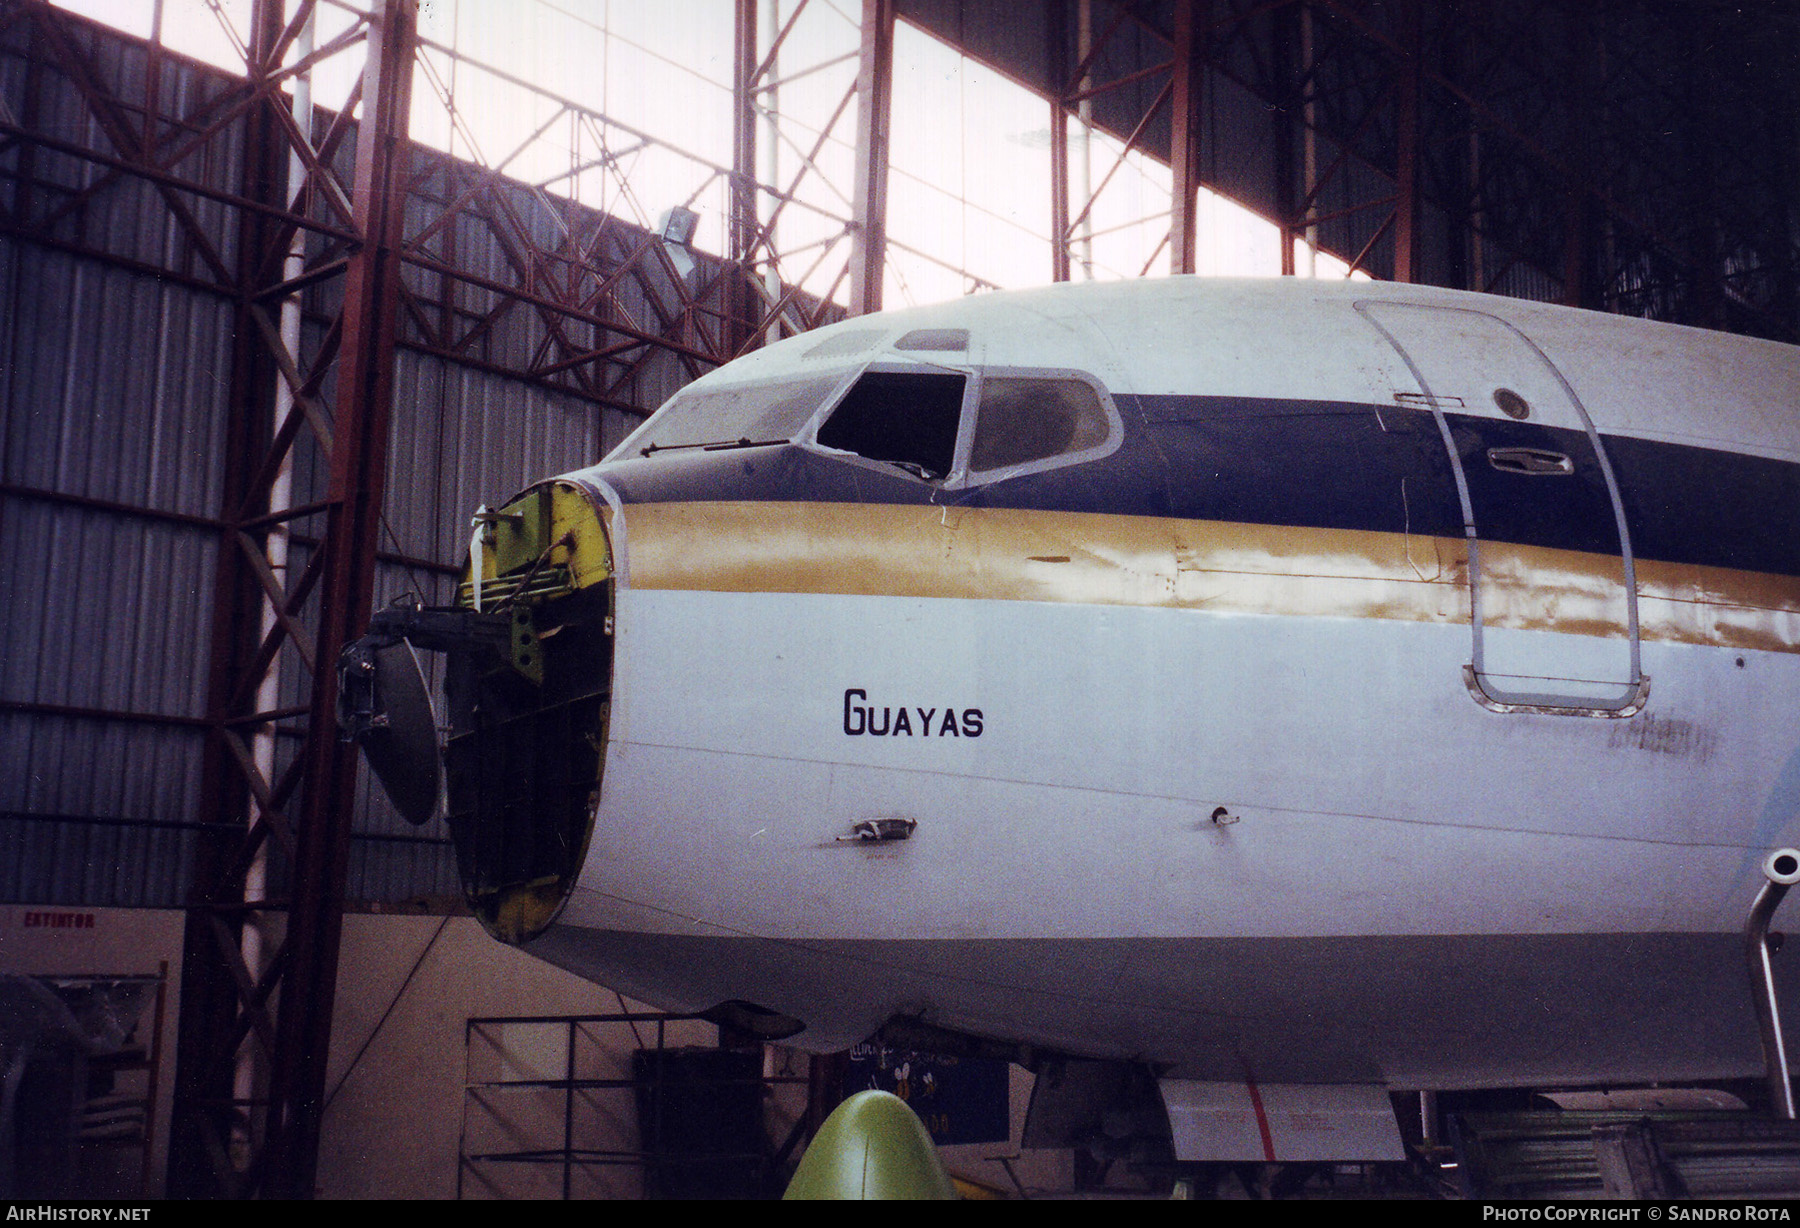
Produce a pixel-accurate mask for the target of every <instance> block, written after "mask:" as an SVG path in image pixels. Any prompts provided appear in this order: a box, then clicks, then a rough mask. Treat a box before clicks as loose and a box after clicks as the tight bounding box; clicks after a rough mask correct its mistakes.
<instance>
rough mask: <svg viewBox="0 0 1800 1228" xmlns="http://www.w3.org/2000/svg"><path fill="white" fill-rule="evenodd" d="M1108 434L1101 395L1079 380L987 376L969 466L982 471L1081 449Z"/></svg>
mask: <svg viewBox="0 0 1800 1228" xmlns="http://www.w3.org/2000/svg"><path fill="white" fill-rule="evenodd" d="M1110 433H1111V424H1110V422H1109V421H1108V419H1107V416H1106V410H1105V409H1104V408H1103V407H1102V406H1101V404H1100V395H1099V393H1097V392H1096V391H1095V390H1094V388H1093V386H1092V385H1091V384H1088V383H1086V382H1084V381H1082V380H1078V379H1055V378H1019V377H998V378H996V377H989V378H987V379H984V380H982V382H981V404H980V407H979V408H978V409H977V410H976V415H975V441H974V443H973V445H972V446H971V448H970V451H969V469H970V471H971V472H974V473H983V472H987V471H989V470H994V469H1007V468H1010V467H1012V466H1014V465H1024V464H1028V463H1030V462H1032V461H1039V460H1046V459H1049V458H1051V457H1056V456H1068V455H1070V454H1072V453H1076V452H1085V451H1087V450H1088V449H1090V448H1097V447H1099V446H1101V445H1102V444H1104V443H1105V442H1106V440H1107V437H1108V435H1109V434H1110Z"/></svg>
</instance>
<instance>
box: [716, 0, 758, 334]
mask: <svg viewBox="0 0 1800 1228" xmlns="http://www.w3.org/2000/svg"><path fill="white" fill-rule="evenodd" d="M756 6H757V0H736V5H735V13H734V18H735V19H734V21H733V25H732V73H731V86H732V88H731V235H730V240H729V241H730V244H731V260H732V264H733V265H734V266H735V267H734V268H733V270H732V273H731V276H730V277H729V278H728V279H727V280H726V283H725V300H724V303H723V307H724V311H725V338H724V349H725V352H726V353H727V354H736V353H738V352H739V351H741V350H743V349H744V348H745V347H746V346H747V345H748V344H749V341H750V338H751V336H752V335H753V334H754V333H755V331H756V325H757V322H758V319H757V317H758V314H759V313H758V312H757V310H756V305H757V302H758V297H757V295H756V294H755V292H754V291H752V290H751V288H750V286H749V284H748V281H749V278H750V277H752V276H753V275H754V274H753V273H752V268H753V264H754V261H755V259H756V236H757V224H756V78H757V73H756V68H757V56H756Z"/></svg>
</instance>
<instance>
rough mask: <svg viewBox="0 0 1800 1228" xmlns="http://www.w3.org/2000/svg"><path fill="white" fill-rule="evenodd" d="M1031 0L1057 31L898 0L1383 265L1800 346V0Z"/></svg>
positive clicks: (1392, 271)
mask: <svg viewBox="0 0 1800 1228" xmlns="http://www.w3.org/2000/svg"><path fill="white" fill-rule="evenodd" d="M1032 8H1033V9H1034V10H1035V11H1036V12H1037V13H1039V14H1041V17H1042V20H1041V21H1040V22H1037V23H1033V22H1031V21H1028V20H1020V8H1019V6H1017V5H1012V4H1007V3H1004V0H899V11H900V13H901V15H902V16H903V17H904V18H906V19H908V20H911V21H916V22H917V23H918V24H920V25H921V26H923V27H924V28H926V29H928V30H931V31H933V32H934V33H936V34H938V35H939V36H940V37H943V38H945V39H947V40H950V41H952V42H955V43H957V44H959V45H961V46H962V47H964V48H966V49H967V50H968V51H969V53H970V54H972V55H975V56H977V57H979V58H981V59H983V60H986V61H988V62H990V63H992V64H994V65H996V66H997V67H999V68H1001V69H1003V70H1004V71H1006V72H1008V73H1010V74H1012V75H1013V76H1015V77H1017V78H1018V79H1019V80H1021V81H1023V82H1025V83H1027V84H1028V85H1030V86H1031V87H1032V88H1033V89H1035V90H1038V91H1039V92H1042V93H1044V94H1046V95H1047V96H1049V97H1052V98H1056V99H1059V100H1061V102H1062V104H1063V106H1064V108H1065V109H1066V110H1067V111H1070V112H1073V111H1074V110H1075V109H1076V108H1078V107H1079V106H1080V105H1081V104H1082V103H1083V102H1086V103H1087V104H1088V106H1089V107H1090V108H1091V110H1092V114H1093V117H1094V122H1096V123H1097V124H1098V125H1100V126H1101V127H1103V128H1106V129H1109V130H1110V131H1112V132H1114V133H1116V134H1118V135H1119V136H1121V137H1124V138H1126V139H1130V140H1132V141H1133V142H1134V143H1135V144H1136V145H1138V146H1139V147H1141V148H1144V149H1146V150H1147V151H1149V152H1150V153H1152V154H1153V155H1154V156H1155V157H1157V158H1159V159H1161V160H1164V161H1167V162H1170V163H1171V164H1172V165H1174V166H1175V167H1176V168H1177V172H1176V173H1177V176H1178V178H1179V177H1180V176H1181V174H1182V173H1183V172H1182V170H1181V167H1182V164H1183V163H1184V162H1186V163H1187V164H1188V169H1187V171H1186V174H1187V176H1188V177H1189V178H1190V179H1191V180H1193V181H1196V182H1199V183H1202V184H1205V185H1207V186H1209V187H1212V188H1214V189H1216V190H1218V191H1221V192H1223V193H1225V194H1227V195H1229V196H1232V197H1234V198H1236V199H1238V200H1240V201H1242V202H1244V203H1246V204H1248V205H1249V206H1251V207H1252V208H1253V209H1254V210H1256V211H1257V212H1258V213H1260V214H1262V215H1263V216H1265V217H1267V218H1270V219H1272V220H1274V221H1276V222H1277V223H1278V224H1279V225H1281V226H1282V227H1284V228H1286V229H1287V230H1288V231H1289V232H1290V233H1292V234H1294V235H1296V236H1304V235H1305V234H1306V233H1307V232H1308V231H1309V229H1313V228H1316V230H1314V233H1315V234H1316V236H1317V242H1318V243H1319V244H1320V245H1321V246H1323V247H1324V248H1325V249H1327V250H1329V251H1332V252H1333V253H1335V254H1337V255H1338V256H1341V257H1342V258H1344V259H1345V260H1349V261H1352V262H1353V263H1354V264H1355V265H1356V266H1357V267H1359V268H1364V269H1367V270H1368V271H1370V272H1371V273H1374V274H1375V275H1376V276H1379V277H1382V278H1392V279H1397V280H1405V281H1418V282H1428V283H1430V284H1433V285H1442V286H1451V287H1455V288H1459V289H1468V290H1483V291H1488V292H1491V293H1500V294H1508V295H1513V296H1516V297H1524V298H1537V299H1549V300H1554V301H1560V302H1565V303H1569V304H1572V305H1578V306H1583V307H1591V308H1595V309H1598V310H1605V311H1616V312H1622V313H1625V314H1630V315H1640V316H1646V317H1650V318H1655V319H1664V320H1673V321H1679V322H1682V323H1688V324H1696V325H1701V326H1704V327H1711V328H1720V329H1726V330H1729V331H1737V332H1745V333H1753V334H1758V335H1764V336H1771V337H1778V338H1783V339H1788V340H1793V339H1794V338H1795V336H1796V331H1795V330H1796V323H1797V321H1800V310H1797V308H1800V301H1797V299H1796V293H1797V291H1796V284H1797V283H1796V262H1797V260H1800V257H1797V255H1796V253H1797V251H1800V212H1797V211H1800V9H1797V8H1796V7H1795V6H1794V5H1792V4H1789V3H1784V2H1782V0H1760V2H1751V3H1703V2H1695V3H1687V2H1682V0H1521V2H1519V3H1507V4H1492V3H1484V2H1482V0H1440V2H1432V0H1306V2H1295V3H1269V2H1267V0H1157V2H1154V3H1143V2H1139V3H1117V2H1115V0H1049V2H1046V3H1044V4H1042V5H1038V6H1032ZM1178 48H1185V49H1186V54H1185V55H1182V54H1178V53H1177V49H1178ZM1183 65H1185V66H1186V67H1185V70H1184V68H1183ZM1079 209H1080V204H1079V203H1076V204H1074V205H1072V206H1071V211H1072V212H1078V211H1079ZM1173 220H1174V223H1175V230H1176V232H1177V235H1176V237H1177V238H1178V237H1179V230H1180V228H1181V226H1182V224H1183V219H1181V218H1180V217H1177V218H1175V219H1173ZM1187 224H1188V225H1190V226H1191V222H1189V223H1187Z"/></svg>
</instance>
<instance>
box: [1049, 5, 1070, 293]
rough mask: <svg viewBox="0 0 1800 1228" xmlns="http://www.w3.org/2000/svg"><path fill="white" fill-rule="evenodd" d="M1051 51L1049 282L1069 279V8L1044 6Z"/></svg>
mask: <svg viewBox="0 0 1800 1228" xmlns="http://www.w3.org/2000/svg"><path fill="white" fill-rule="evenodd" d="M1044 21H1045V25H1046V29H1045V31H1044V39H1045V42H1046V44H1047V45H1048V46H1049V48H1050V90H1051V94H1050V279H1051V280H1052V281H1068V280H1069V104H1068V102H1067V96H1068V93H1069V6H1068V0H1050V3H1049V4H1047V5H1045V7H1044Z"/></svg>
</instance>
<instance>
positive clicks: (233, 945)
mask: <svg viewBox="0 0 1800 1228" xmlns="http://www.w3.org/2000/svg"><path fill="white" fill-rule="evenodd" d="M281 29H282V13H281V2H280V0H257V3H256V5H255V8H254V9H253V10H252V13H251V29H250V38H249V40H248V48H249V61H248V63H247V64H246V72H247V74H248V75H250V76H251V77H252V78H253V84H255V83H256V82H255V81H254V78H255V76H256V75H257V74H258V73H259V72H266V64H267V56H268V54H269V52H270V50H271V49H272V48H273V47H274V45H275V42H276V40H277V39H278V38H279V37H280V35H281ZM276 105H278V102H277V100H276V99H274V98H272V97H270V98H264V99H261V100H259V101H258V102H256V103H255V104H254V105H252V107H251V108H250V110H249V113H248V114H247V115H246V116H245V129H244V146H243V148H244V165H243V173H242V182H241V185H240V186H241V191H242V193H243V196H244V198H245V199H247V200H249V201H253V202H256V203H259V204H263V205H270V206H277V207H279V206H285V205H286V203H287V200H286V192H287V189H286V173H287V153H286V145H285V142H284V141H283V140H282V138H281V136H280V134H279V129H278V128H277V127H276V124H277V122H278V121H277V120H276V119H275V117H274V116H273V115H272V114H271V113H270V112H271V108H272V107H274V106H276ZM144 123H145V125H146V129H148V128H149V127H151V126H152V125H153V118H152V116H150V115H146V116H145V119H144ZM277 231H278V228H277V227H276V226H275V225H274V224H273V223H272V221H271V220H270V218H269V217H268V216H267V215H266V214H263V213H260V212H258V211H256V210H250V209H246V210H243V211H241V212H240V214H239V227H238V254H237V268H236V281H237V284H236V286H235V297H236V303H235V306H234V318H233V322H232V353H231V385H230V392H229V397H228V406H229V408H228V411H227V418H226V427H225V458H224V464H223V466H222V470H223V478H224V492H223V507H222V508H221V510H220V519H221V520H222V521H223V522H224V523H225V528H224V529H223V530H222V531H221V532H220V534H219V541H218V546H217V552H218V553H217V561H216V562H215V564H214V567H215V571H214V584H213V603H212V642H211V645H210V647H209V650H208V651H209V660H208V682H207V717H208V722H209V732H208V737H207V740H206V746H205V749H204V751H203V752H202V759H201V797H200V814H199V816H198V817H199V819H200V828H199V831H198V833H197V834H196V837H195V844H194V854H193V856H194V862H193V884H194V886H193V891H194V898H192V899H190V901H189V909H188V912H187V916H186V923H185V930H184V934H183V939H182V964H181V1010H180V1016H179V1022H178V1032H177V1037H178V1039H177V1044H176V1053H175V1099H174V1110H173V1116H172V1119H171V1123H170V1140H169V1159H168V1178H167V1190H168V1193H169V1195H170V1196H171V1197H175V1198H218V1197H231V1196H235V1195H236V1194H237V1193H239V1191H238V1190H237V1189H236V1188H234V1187H235V1179H234V1178H233V1177H232V1164H231V1160H230V1158H229V1150H230V1148H231V1145H232V1139H233V1137H234V1135H236V1134H238V1133H239V1132H240V1131H241V1130H242V1129H243V1128H244V1126H245V1124H246V1123H244V1121H243V1120H242V1119H241V1118H240V1116H239V1113H238V1107H239V1106H237V1105H236V1104H235V1103H234V1100H235V1096H234V1090H233V1075H234V1071H235V1067H234V1063H233V1061H232V1060H231V1058H232V1055H233V1054H234V1053H235V1052H236V1051H237V1049H238V1046H239V1043H240V1042H241V1041H242V1040H243V1035H242V1033H241V1032H240V1031H239V1029H238V1019H239V1015H240V999H241V996H242V992H241V988H240V985H239V983H238V980H237V977H236V975H235V956H236V952H237V947H238V942H239V939H240V936H241V934H242V932H243V926H244V912H243V909H242V907H241V906H242V903H243V888H242V878H241V875H240V874H237V873H235V872H234V868H233V861H234V856H233V855H234V853H235V852H236V851H237V850H238V849H239V848H240V847H241V845H242V843H243V839H244V836H243V834H242V832H243V829H244V828H245V827H246V826H247V824H248V821H249V806H250V792H249V789H248V787H247V785H246V782H245V780H244V777H243V776H242V775H241V774H240V771H239V769H238V767H237V765H236V764H235V763H234V762H233V758H234V757H233V755H232V753H231V749H230V746H229V744H228V741H227V739H228V737H229V736H230V731H229V730H228V728H227V725H226V722H227V721H228V720H229V719H230V718H232V717H233V716H236V715H238V712H239V706H238V705H239V701H238V699H237V698H236V696H237V694H238V693H239V691H240V690H241V686H240V683H241V679H242V678H243V676H244V674H245V673H246V672H247V671H248V670H249V669H250V668H252V662H253V660H254V658H255V656H256V650H257V646H258V642H259V640H260V639H261V635H260V632H261V628H262V609H263V590H262V586H261V585H260V584H259V583H258V582H257V578H256V574H255V571H254V569H253V567H252V566H251V564H250V561H249V559H248V557H247V555H246V554H245V552H244V550H243V549H242V548H241V547H240V544H239V542H240V534H239V530H238V528H237V526H238V525H239V524H240V523H242V522H243V521H245V520H248V519H252V518H254V517H256V516H259V515H261V514H262V513H263V512H264V511H266V510H267V508H266V506H265V502H266V497H267V496H266V491H259V490H258V489H257V480H256V470H257V464H256V462H257V461H258V460H259V459H260V458H261V457H262V455H263V453H264V451H265V450H266V449H267V447H268V445H269V436H270V425H271V419H272V416H273V406H274V391H275V380H276V379H277V378H278V375H277V372H276V365H275V360H274V357H273V355H272V354H270V352H269V348H268V346H267V345H266V344H264V342H263V340H262V338H261V336H260V335H259V330H258V328H257V325H256V321H255V317H254V315H253V313H254V311H255V310H256V302H257V296H258V293H259V292H260V291H261V290H262V289H263V288H264V287H265V284H266V282H267V281H268V280H269V279H271V278H272V276H276V275H278V273H274V274H272V273H271V271H270V265H269V262H268V261H267V260H266V259H265V256H266V255H267V253H268V251H269V249H270V247H271V244H272V242H273V241H274V239H275V238H276V235H277ZM266 536H267V530H266V529H264V530H261V531H259V532H257V533H256V534H254V535H253V539H252V540H253V542H254V543H255V544H256V545H258V546H260V544H261V541H262V539H264V538H266Z"/></svg>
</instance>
